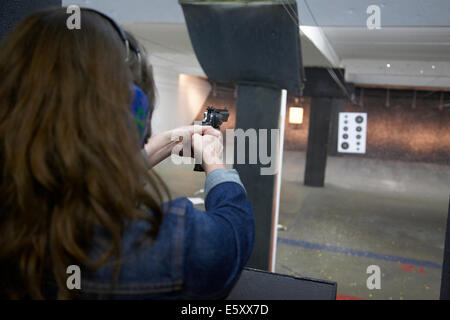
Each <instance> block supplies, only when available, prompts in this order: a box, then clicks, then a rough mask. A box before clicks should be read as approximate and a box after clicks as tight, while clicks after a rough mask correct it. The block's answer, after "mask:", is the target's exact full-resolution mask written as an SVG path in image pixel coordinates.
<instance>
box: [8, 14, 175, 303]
mask: <svg viewBox="0 0 450 320" xmlns="http://www.w3.org/2000/svg"><path fill="white" fill-rule="evenodd" d="M67 18H68V15H67V14H66V9H65V8H58V9H50V10H46V11H42V12H38V13H35V14H33V15H31V16H29V17H28V18H26V19H25V20H24V21H23V22H22V23H20V25H19V26H18V27H17V28H16V29H15V30H14V31H13V32H12V33H11V34H10V35H9V36H8V37H7V38H6V39H5V40H4V41H3V42H2V44H1V46H0V170H1V171H2V176H1V180H0V199H1V201H0V296H3V297H7V298H43V295H42V287H43V280H42V279H43V275H44V274H45V273H46V272H48V270H51V272H52V273H53V276H54V277H55V279H56V280H57V284H58V287H59V297H60V298H70V294H69V292H68V290H67V289H66V287H65V283H66V277H67V274H66V268H67V267H68V266H69V265H70V264H74V263H76V264H82V265H86V266H92V267H98V266H100V265H102V264H103V263H105V261H107V260H108V259H110V258H114V259H116V260H117V261H118V260H119V258H120V256H121V246H120V241H121V236H122V234H123V231H124V226H125V223H126V221H129V220H136V219H144V220H147V221H148V222H149V230H148V232H147V235H148V239H155V237H156V236H157V234H158V230H159V226H160V224H161V222H162V218H163V212H162V202H163V201H164V197H165V195H166V194H168V193H166V192H167V189H166V187H165V186H164V184H163V183H162V181H161V180H160V179H159V178H158V176H157V175H156V174H154V173H153V172H152V171H148V170H147V168H146V167H145V163H144V161H143V158H142V157H141V155H140V153H139V146H138V145H139V141H138V135H137V130H136V128H135V127H133V126H134V124H133V121H130V111H129V106H130V102H131V90H130V84H131V83H132V76H131V72H130V68H129V66H127V64H126V63H125V60H126V50H125V48H124V44H123V43H122V41H121V39H120V38H119V36H118V35H117V32H116V30H114V29H113V27H112V26H111V25H110V24H109V22H108V21H106V20H105V19H103V18H102V17H100V16H99V15H98V14H96V13H93V12H89V11H82V24H81V30H77V29H74V30H69V29H68V28H67V27H66V20H67ZM144 185H145V186H144ZM143 207H145V208H147V209H148V210H150V211H151V212H152V214H148V213H146V210H144V209H140V208H143ZM97 225H98V226H100V227H102V228H104V229H105V230H106V231H107V233H108V234H109V236H110V239H109V240H110V247H109V248H108V249H107V250H106V251H105V252H104V254H103V255H102V256H101V257H99V258H98V259H96V260H95V261H92V259H91V257H90V255H89V248H91V245H92V242H93V233H92V231H93V228H94V227H95V226H97Z"/></svg>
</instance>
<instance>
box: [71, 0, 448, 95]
mask: <svg viewBox="0 0 450 320" xmlns="http://www.w3.org/2000/svg"><path fill="white" fill-rule="evenodd" d="M65 2H67V4H68V3H69V2H70V4H79V5H82V6H90V7H94V8H97V9H100V10H103V11H105V12H106V13H108V14H110V15H111V16H112V17H113V18H115V19H117V20H118V21H119V22H121V23H122V24H123V25H124V26H125V27H126V28H127V29H129V30H130V31H132V32H133V33H135V34H136V36H137V37H138V39H140V40H141V41H142V42H143V43H144V44H145V46H146V47H147V49H148V51H149V53H150V57H151V59H152V63H153V65H154V67H155V69H161V70H166V71H167V72H174V73H187V74H193V75H204V73H203V71H202V69H201V67H200V65H199V63H198V61H197V59H196V57H195V54H194V51H193V49H192V46H191V43H190V40H189V35H188V32H187V28H186V25H185V22H184V17H183V13H182V10H181V7H180V5H179V4H178V1H177V0H128V1H122V0H120V1H119V0H78V1H77V0H70V1H66V0H64V1H63V4H65V5H67V4H66V3H65ZM284 2H286V0H284ZM297 3H298V7H299V16H300V22H301V27H300V30H301V31H300V35H301V43H302V58H303V63H304V65H305V66H321V67H334V68H336V67H342V68H345V77H346V80H347V81H349V82H354V83H357V84H361V85H364V84H367V85H379V86H408V87H425V88H429V89H430V90H436V89H439V88H450V14H449V12H450V1H448V0H429V1H422V0H384V1H374V0H340V1H329V0H298V1H297ZM377 3H378V5H379V7H380V9H381V29H376V30H369V29H368V28H367V26H366V20H367V17H368V16H369V14H367V13H366V10H367V7H368V6H369V5H370V4H377Z"/></svg>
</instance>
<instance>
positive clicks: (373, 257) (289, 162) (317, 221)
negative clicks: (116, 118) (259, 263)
mask: <svg viewBox="0 0 450 320" xmlns="http://www.w3.org/2000/svg"><path fill="white" fill-rule="evenodd" d="M304 161H305V155H304V153H302V152H291V151H286V152H285V154H284V160H283V179H282V188H281V202H280V217H279V223H280V224H281V225H283V226H284V227H285V228H286V230H284V231H279V233H278V245H277V263H276V272H279V273H285V274H290V275H296V276H305V277H312V278H318V279H326V280H332V281H336V282H337V283H338V298H341V299H344V298H350V299H351V298H361V299H438V297H439V290H440V279H441V269H440V268H441V265H442V259H443V249H444V236H445V234H444V233H445V222H446V218H447V210H448V201H449V192H450V167H449V166H439V165H430V164H419V163H404V162H396V161H381V160H376V159H366V158H357V157H355V158H351V157H346V158H342V157H329V158H328V163H327V172H326V177H327V178H326V185H325V187H324V188H311V187H305V186H304V185H303V171H304ZM156 170H157V172H158V173H159V174H160V175H161V176H162V177H163V179H164V180H165V181H166V182H167V184H168V185H169V188H170V190H171V192H172V195H173V197H179V196H188V197H194V196H201V194H200V195H196V194H195V193H196V192H197V191H198V190H200V189H202V188H203V183H204V174H202V173H195V172H192V166H190V165H182V166H175V165H173V164H172V163H171V162H170V161H165V162H164V163H162V164H160V165H158V166H157V168H156ZM200 207H201V206H200ZM370 265H377V266H379V267H380V269H381V273H382V278H381V289H380V290H376V289H375V290H369V289H367V287H366V280H367V278H368V276H369V275H368V274H367V273H366V269H367V267H368V266H370Z"/></svg>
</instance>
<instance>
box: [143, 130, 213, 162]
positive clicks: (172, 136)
mask: <svg viewBox="0 0 450 320" xmlns="http://www.w3.org/2000/svg"><path fill="white" fill-rule="evenodd" d="M194 133H198V134H206V135H211V136H220V132H219V131H218V130H215V129H214V128H213V127H211V126H200V125H192V126H184V127H180V128H176V129H173V130H169V131H165V132H161V133H158V134H156V135H154V136H151V137H150V138H149V139H148V140H147V143H146V145H145V146H144V148H145V151H146V152H147V154H148V157H149V160H150V162H149V165H150V167H154V166H155V165H157V164H158V163H160V162H161V161H163V160H164V159H166V158H167V157H169V156H170V154H171V153H172V150H173V148H174V147H175V146H177V145H178V144H181V143H182V141H183V140H184V139H192V136H193V135H194Z"/></svg>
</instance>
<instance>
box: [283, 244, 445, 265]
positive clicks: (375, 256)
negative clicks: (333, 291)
mask: <svg viewBox="0 0 450 320" xmlns="http://www.w3.org/2000/svg"><path fill="white" fill-rule="evenodd" d="M278 242H279V243H283V244H287V245H290V246H296V247H303V248H307V249H314V250H323V251H329V252H335V253H340V254H349V255H352V256H358V257H361V258H369V259H377V260H385V261H391V262H400V263H404V264H413V265H415V266H422V267H429V268H435V269H440V270H441V269H442V265H440V264H438V263H435V262H430V261H423V260H417V259H410V258H403V257H397V256H390V255H387V254H379V253H373V252H367V251H361V250H355V249H348V248H340V247H333V246H328V245H324V244H319V243H313V242H306V241H300V240H293V239H286V238H278Z"/></svg>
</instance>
